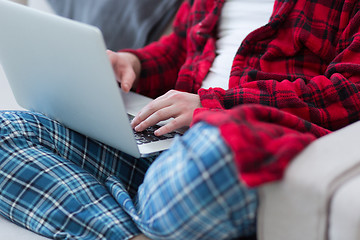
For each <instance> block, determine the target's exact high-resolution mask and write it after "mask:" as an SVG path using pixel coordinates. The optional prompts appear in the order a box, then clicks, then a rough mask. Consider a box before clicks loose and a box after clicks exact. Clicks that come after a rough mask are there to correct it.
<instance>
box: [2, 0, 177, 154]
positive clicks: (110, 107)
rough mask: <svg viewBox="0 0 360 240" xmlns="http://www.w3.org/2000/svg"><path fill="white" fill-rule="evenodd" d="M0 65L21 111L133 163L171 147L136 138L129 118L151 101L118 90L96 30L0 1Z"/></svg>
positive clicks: (169, 137)
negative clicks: (48, 120)
mask: <svg viewBox="0 0 360 240" xmlns="http://www.w3.org/2000/svg"><path fill="white" fill-rule="evenodd" d="M0 64H1V65H2V67H3V69H4V72H5V74H6V77H7V79H8V81H9V84H10V87H11V89H12V91H13V94H14V96H15V99H16V101H17V102H18V104H19V105H20V106H22V107H23V108H25V109H28V110H31V111H35V112H40V113H43V114H45V115H47V116H49V117H50V118H52V119H55V120H57V121H59V122H61V123H62V124H63V125H65V126H67V127H68V128H71V129H73V130H75V131H77V132H80V133H82V134H84V135H86V136H89V137H90V138H93V139H95V140H98V141H100V142H102V143H105V144H107V145H109V146H112V147H114V148H117V149H119V150H121V151H123V152H125V153H127V154H129V155H132V156H134V157H137V158H139V157H145V156H150V155H153V154H156V153H158V152H161V151H164V150H165V149H167V148H168V147H169V146H170V144H171V142H172V137H173V135H175V134H174V133H172V134H169V135H167V136H163V137H161V138H156V137H155V136H154V135H152V134H149V133H148V132H146V133H145V134H143V135H142V136H140V137H139V136H136V137H135V135H134V131H133V129H132V128H131V126H130V121H129V115H128V114H131V115H135V114H136V113H137V112H138V111H139V110H140V109H141V108H142V107H143V106H145V105H146V104H147V103H148V102H150V101H151V99H149V98H146V97H144V96H141V95H139V94H136V93H124V92H123V91H122V90H121V89H120V88H119V86H118V83H117V81H116V78H115V75H114V72H113V69H112V66H111V63H110V60H109V59H108V56H107V54H106V47H105V44H104V40H103V37H102V34H101V32H100V30H99V29H98V28H96V27H93V26H90V25H86V24H83V23H79V22H76V21H73V20H70V19H66V18H62V17H59V16H56V15H52V14H49V13H45V12H41V11H38V10H35V9H32V8H29V7H26V6H22V5H20V4H17V3H12V2H10V1H4V0H0ZM146 135H147V136H149V137H150V140H149V139H147V138H145V137H146Z"/></svg>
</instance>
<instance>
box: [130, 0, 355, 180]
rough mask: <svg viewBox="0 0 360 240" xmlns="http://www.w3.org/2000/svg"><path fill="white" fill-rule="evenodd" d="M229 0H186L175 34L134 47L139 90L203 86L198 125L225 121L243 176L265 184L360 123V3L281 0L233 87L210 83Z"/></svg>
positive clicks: (246, 46)
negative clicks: (206, 83) (319, 143)
mask: <svg viewBox="0 0 360 240" xmlns="http://www.w3.org/2000/svg"><path fill="white" fill-rule="evenodd" d="M223 4H224V0H193V1H186V2H185V3H184V4H183V5H182V6H181V8H180V10H179V12H178V14H177V17H176V19H175V22H174V33H173V34H171V35H169V36H166V37H163V38H162V39H161V40H160V41H158V42H155V43H153V44H151V45H149V46H147V47H145V48H143V49H139V50H136V51H131V50H129V51H131V52H133V53H135V54H136V55H137V56H138V57H139V58H140V60H141V64H142V72H141V78H140V80H139V81H140V84H139V85H138V86H139V87H138V89H137V91H138V92H140V93H143V94H146V95H148V96H151V97H156V96H158V95H161V94H163V93H165V92H166V91H168V90H169V89H174V88H175V89H177V90H180V91H187V92H192V93H198V94H199V95H200V98H201V103H202V106H203V108H201V109H197V110H196V111H195V113H194V119H193V123H196V122H199V121H206V122H208V123H210V124H212V125H215V126H217V127H219V129H220V131H221V134H222V136H223V137H224V139H225V141H226V142H227V143H228V145H229V146H230V147H231V148H232V150H233V152H234V154H235V162H236V165H237V168H238V172H239V177H240V179H241V180H242V181H243V182H244V183H246V184H247V185H248V186H257V185H260V184H262V183H265V182H269V181H274V180H278V179H280V178H281V177H282V175H283V173H284V170H285V169H286V166H287V165H288V163H289V162H290V161H291V159H292V158H294V156H296V155H297V154H298V153H299V152H300V151H302V150H303V149H304V148H305V147H306V146H307V145H308V144H309V143H310V142H312V141H313V140H315V139H316V138H319V137H321V136H323V135H325V134H327V133H330V132H331V131H334V130H337V129H339V128H342V127H344V126H346V125H348V124H350V123H353V122H355V121H357V120H359V117H360V111H359V110H360V94H359V89H360V86H359V82H360V32H359V28H360V13H359V7H360V2H359V1H356V0H311V1H310V0H298V1H296V0H276V1H275V5H274V9H273V14H272V16H271V19H270V21H269V23H268V24H267V25H265V26H263V27H261V28H259V29H257V30H255V31H253V32H252V33H250V34H249V35H248V36H247V37H246V39H245V40H244V41H243V43H242V45H241V46H240V48H239V50H238V51H237V53H236V56H235V59H234V61H233V66H232V70H231V76H230V79H229V90H223V89H219V88H213V89H209V90H205V89H201V84H202V81H203V79H204V78H205V77H206V74H207V73H208V71H209V68H210V66H211V64H212V62H213V60H214V58H215V41H216V34H217V24H218V20H219V16H220V13H221V8H222V6H223ZM244 24H246V23H244Z"/></svg>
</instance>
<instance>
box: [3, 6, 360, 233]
mask: <svg viewBox="0 0 360 240" xmlns="http://www.w3.org/2000/svg"><path fill="white" fill-rule="evenodd" d="M269 2H270V3H271V5H272V4H273V2H271V1H267V0H257V1H251V4H258V5H250V6H251V9H254V6H255V9H256V10H259V8H257V6H263V5H266V4H268V3H269ZM247 3H248V1H240V0H238V1H236V0H228V1H224V0H219V1H207V0H194V1H191V0H189V1H186V2H185V3H184V4H183V5H182V6H181V8H180V10H179V12H178V14H177V18H176V20H175V23H174V33H173V34H171V35H169V36H167V37H164V38H162V39H161V40H160V41H159V42H155V43H153V44H150V45H149V46H147V47H145V48H143V49H139V50H126V51H124V52H121V53H113V52H110V51H109V52H108V54H109V57H110V60H111V62H112V64H113V68H114V71H115V73H116V75H117V77H118V81H119V82H120V83H121V87H122V89H123V90H124V91H129V90H130V89H133V90H134V91H137V92H141V93H143V94H146V95H149V96H152V97H158V96H160V97H158V98H156V99H155V100H154V101H153V102H152V103H151V104H150V105H148V106H147V107H145V108H144V109H143V110H142V111H141V112H140V113H139V114H138V115H137V117H136V118H135V119H134V121H133V122H132V124H133V126H134V128H135V130H138V131H141V130H142V129H144V128H146V127H147V126H149V125H152V124H154V123H156V122H158V121H159V120H163V119H166V118H169V117H174V120H172V121H171V122H170V123H169V124H167V125H165V126H164V127H163V128H161V129H159V130H158V132H157V133H156V134H157V135H162V134H164V133H166V132H168V131H171V130H173V129H175V128H178V127H181V126H188V125H191V126H192V127H191V128H190V130H189V131H188V132H187V133H186V134H185V135H184V136H183V137H181V138H178V139H176V140H175V143H174V145H173V146H172V147H171V148H170V149H169V150H168V151H166V152H165V153H164V154H162V155H160V156H159V157H158V158H156V159H133V158H131V157H129V156H127V155H126V154H123V153H121V152H118V151H116V150H114V149H111V148H109V147H107V146H104V145H102V144H101V143H97V142H94V141H92V140H91V139H88V138H86V137H84V136H81V135H79V134H77V133H75V132H73V131H71V130H69V129H66V128H64V127H63V126H61V125H60V124H58V123H56V122H54V121H52V120H49V119H47V118H46V117H44V116H41V115H39V114H35V113H14V112H10V113H2V114H1V125H0V136H1V139H2V142H1V144H0V151H1V153H0V156H1V159H0V166H1V167H0V177H1V181H0V182H1V185H0V188H1V193H0V194H1V198H0V200H1V201H0V209H1V213H2V215H4V216H6V217H8V218H9V219H13V220H14V221H17V222H18V223H19V224H21V225H23V226H27V227H28V228H30V229H32V230H33V231H37V232H40V233H41V234H44V235H47V236H52V237H69V238H85V236H86V237H88V238H108V239H112V238H114V239H116V238H120V239H129V238H131V237H133V236H136V235H138V234H140V233H144V234H145V235H146V236H148V237H150V238H153V239H232V238H239V237H243V236H252V235H254V234H255V232H256V208H257V203H258V202H257V191H256V186H259V185H260V184H263V183H266V182H270V181H275V180H279V179H281V177H282V174H283V172H284V170H285V169H286V166H287V164H288V163H289V161H291V159H292V158H293V157H294V156H295V155H296V154H298V153H299V152H300V151H302V150H303V149H304V148H305V147H306V146H307V145H308V144H309V143H310V142H312V141H313V140H315V139H316V138H318V137H321V136H323V135H325V134H327V133H329V132H331V131H333V130H336V129H339V128H341V127H343V126H346V125H348V124H349V123H352V122H354V121H357V120H359V115H360V114H359V108H360V104H359V103H360V101H359V94H358V89H359V86H358V82H359V79H360V78H359V74H360V55H359V51H360V50H359V37H358V36H359V34H358V33H359V26H360V25H359V24H358V22H359V20H360V19H359V18H360V15H359V13H358V10H359V6H360V4H359V3H358V1H354V0H352V1H351V0H346V1H345V0H330V1H329V0H317V1H313V0H312V1H309V0H298V1H295V0H293V1H282V0H278V1H275V3H274V5H273V13H272V14H271V8H272V7H266V8H267V9H268V12H267V13H269V16H270V15H271V17H270V21H269V22H268V23H267V24H266V25H265V26H263V27H260V28H258V29H257V30H255V31H253V32H251V33H250V34H249V35H248V36H247V37H245V39H244V40H243V41H242V40H241V41H242V44H241V46H240V48H239V49H236V50H235V51H234V52H233V53H234V55H235V57H234V58H233V57H230V59H231V60H230V68H231V72H230V73H229V74H230V75H229V77H228V78H227V75H226V74H224V72H222V71H223V70H224V69H227V63H228V59H229V57H228V56H227V54H226V53H227V51H228V50H229V48H227V46H228V45H231V43H233V42H234V40H238V36H239V35H238V34H239V32H238V31H237V30H238V29H239V28H241V27H242V26H243V25H244V24H245V25H247V24H248V23H247V22H245V21H246V20H248V19H250V17H251V20H254V21H257V20H259V19H257V17H261V16H263V15H264V16H265V17H266V14H265V13H266V12H264V13H263V12H260V14H253V13H252V14H250V15H246V16H245V18H244V19H245V20H241V19H239V18H238V17H239V16H244V15H241V14H240V13H243V14H246V13H247V12H248V10H249V9H247V8H246V6H247V5H246V4H247ZM266 6H267V5H266ZM247 7H249V6H247ZM228 17H229V18H228ZM249 21H250V20H249ZM250 22H252V21H250ZM233 23H236V24H235V25H233ZM265 23H266V22H264V24H265ZM260 25H261V24H260ZM228 33H230V34H229V35H228ZM224 42H225V44H224ZM230 51H232V50H231V49H230ZM224 52H225V55H224V54H223V53H224ZM235 52H236V54H235ZM234 55H233V56H234ZM222 57H224V58H222ZM219 59H220V61H219ZM223 59H225V60H224V61H223ZM219 66H220V67H219ZM214 76H215V77H214ZM224 79H225V81H228V83H229V85H228V88H227V86H225V87H222V88H219V87H215V86H223V85H224V84H223V82H224ZM202 87H204V88H202ZM173 88H174V89H175V90H170V89H173ZM169 90H170V92H168V91H169ZM145 172H146V173H145ZM24 212H25V213H24Z"/></svg>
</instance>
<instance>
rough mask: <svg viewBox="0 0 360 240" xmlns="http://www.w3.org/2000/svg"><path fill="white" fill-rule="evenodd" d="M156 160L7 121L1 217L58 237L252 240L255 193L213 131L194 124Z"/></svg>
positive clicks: (0, 147) (37, 122)
mask: <svg viewBox="0 0 360 240" xmlns="http://www.w3.org/2000/svg"><path fill="white" fill-rule="evenodd" d="M152 161H153V159H134V158H132V157H130V156H128V155H126V154H123V153H121V152H118V151H115V150H114V149H112V148H109V147H107V146H106V145H103V144H100V143H98V142H95V141H92V140H91V139H88V138H86V137H84V136H82V135H80V134H77V133H75V132H73V131H71V130H68V129H66V128H64V127H62V126H61V125H59V124H58V123H56V122H54V121H52V120H49V119H47V118H46V117H43V116H41V115H38V114H33V113H15V112H9V113H1V114H0V214H1V215H3V216H5V217H6V218H8V219H10V220H12V221H14V222H16V223H17V224H19V225H21V226H24V227H27V228H28V229H31V230H33V231H35V232H38V233H41V234H43V235H45V236H48V237H52V238H58V239H66V238H68V239H128V238H130V237H131V236H134V235H137V234H139V233H140V230H141V231H142V232H143V233H145V234H146V235H147V236H149V237H151V238H153V239H232V238H236V237H239V236H248V235H252V234H254V233H255V229H256V224H255V223H256V209H257V192H256V190H255V189H248V188H246V187H245V186H243V185H242V184H241V182H240V181H239V179H238V177H237V173H236V168H235V166H234V163H233V156H232V153H231V151H230V149H229V148H228V147H227V145H226V144H225V143H224V141H223V140H222V138H221V136H220V134H219V131H218V130H217V129H216V128H214V127H211V126H209V125H207V124H204V123H200V124H197V125H195V126H194V127H193V128H192V129H191V130H190V131H188V133H187V134H186V135H185V136H183V137H181V138H178V139H177V140H176V141H175V143H174V145H173V146H172V148H171V149H170V150H169V151H166V152H165V153H163V154H162V155H160V157H159V158H157V159H156V160H155V161H154V162H153V163H152ZM151 163H152V164H151ZM149 166H150V167H149ZM145 172H146V176H145V179H144V174H145ZM142 182H143V184H141V183H142ZM140 184H141V185H140ZM139 185H140V187H139ZM135 195H136V196H135ZM134 196H135V197H134ZM139 229H140V230H139Z"/></svg>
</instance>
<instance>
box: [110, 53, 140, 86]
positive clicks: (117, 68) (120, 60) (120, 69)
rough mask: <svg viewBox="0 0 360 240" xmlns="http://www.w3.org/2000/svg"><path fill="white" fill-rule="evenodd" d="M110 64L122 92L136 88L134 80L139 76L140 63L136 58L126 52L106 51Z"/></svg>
mask: <svg viewBox="0 0 360 240" xmlns="http://www.w3.org/2000/svg"><path fill="white" fill-rule="evenodd" d="M106 53H107V54H108V56H109V59H110V62H111V64H112V67H113V69H114V72H115V76H116V80H117V81H118V82H119V83H120V85H121V89H122V90H123V91H124V92H129V91H130V90H131V89H132V88H135V87H136V80H137V79H138V77H139V76H140V71H141V63H140V60H139V59H138V57H137V56H136V55H134V54H132V53H127V52H120V53H119V52H113V51H110V50H107V51H106Z"/></svg>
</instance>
